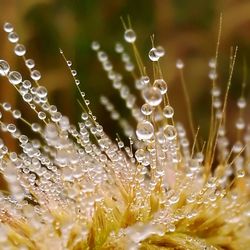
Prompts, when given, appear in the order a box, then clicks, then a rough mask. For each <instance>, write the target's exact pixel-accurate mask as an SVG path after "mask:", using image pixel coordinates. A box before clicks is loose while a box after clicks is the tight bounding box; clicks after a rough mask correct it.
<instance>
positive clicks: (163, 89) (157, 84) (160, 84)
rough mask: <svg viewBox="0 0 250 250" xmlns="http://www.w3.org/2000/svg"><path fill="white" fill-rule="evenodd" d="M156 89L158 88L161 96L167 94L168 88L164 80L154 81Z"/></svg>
mask: <svg viewBox="0 0 250 250" xmlns="http://www.w3.org/2000/svg"><path fill="white" fill-rule="evenodd" d="M154 87H156V88H158V89H159V90H160V91H161V94H162V95H164V94H166V93H167V90H168V86H167V83H166V82H165V81H164V80H163V79H156V80H155V81H154Z"/></svg>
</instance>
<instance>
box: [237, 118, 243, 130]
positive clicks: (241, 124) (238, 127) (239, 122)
mask: <svg viewBox="0 0 250 250" xmlns="http://www.w3.org/2000/svg"><path fill="white" fill-rule="evenodd" d="M235 126H236V128H237V129H239V130H242V129H244V128H245V121H244V119H243V118H242V117H239V118H238V119H237V121H236V124H235Z"/></svg>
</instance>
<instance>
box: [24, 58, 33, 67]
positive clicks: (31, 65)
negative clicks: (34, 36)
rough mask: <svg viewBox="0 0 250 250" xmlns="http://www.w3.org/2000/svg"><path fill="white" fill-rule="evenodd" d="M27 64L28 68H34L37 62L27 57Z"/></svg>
mask: <svg viewBox="0 0 250 250" xmlns="http://www.w3.org/2000/svg"><path fill="white" fill-rule="evenodd" d="M25 65H26V67H27V68H29V69H32V68H34V67H35V62H34V60H33V59H27V60H25Z"/></svg>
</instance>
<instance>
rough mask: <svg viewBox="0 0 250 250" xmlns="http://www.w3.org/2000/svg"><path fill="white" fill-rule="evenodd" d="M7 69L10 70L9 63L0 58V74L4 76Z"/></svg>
mask: <svg viewBox="0 0 250 250" xmlns="http://www.w3.org/2000/svg"><path fill="white" fill-rule="evenodd" d="M9 70H10V66H9V64H8V63H7V62H6V61H4V60H0V74H1V75H2V76H6V75H7V74H8V72H9Z"/></svg>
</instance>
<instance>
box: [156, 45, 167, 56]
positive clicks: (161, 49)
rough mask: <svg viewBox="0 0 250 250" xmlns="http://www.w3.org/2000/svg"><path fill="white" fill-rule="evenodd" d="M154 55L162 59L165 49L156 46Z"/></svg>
mask: <svg viewBox="0 0 250 250" xmlns="http://www.w3.org/2000/svg"><path fill="white" fill-rule="evenodd" d="M155 54H156V55H157V56H158V57H163V56H164V55H165V49H164V48H163V47H162V46H157V47H156V52H155Z"/></svg>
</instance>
